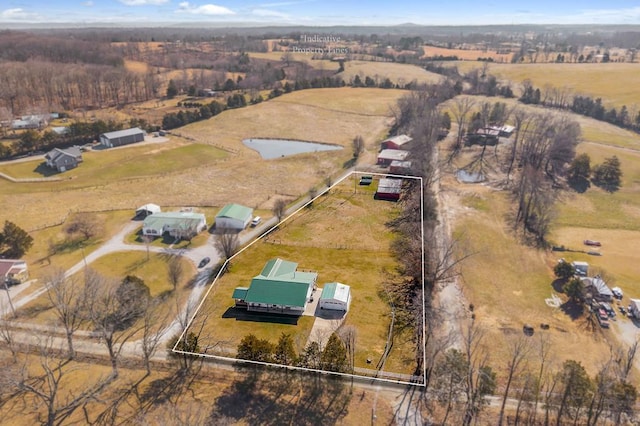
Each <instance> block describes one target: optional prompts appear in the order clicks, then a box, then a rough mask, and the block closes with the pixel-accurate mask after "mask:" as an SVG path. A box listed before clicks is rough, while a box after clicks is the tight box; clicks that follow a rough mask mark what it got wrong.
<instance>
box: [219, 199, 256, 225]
mask: <svg viewBox="0 0 640 426" xmlns="http://www.w3.org/2000/svg"><path fill="white" fill-rule="evenodd" d="M252 218H253V209H252V208H249V207H245V206H241V205H240V204H227V205H226V206H224V207H223V208H222V210H220V212H219V213H218V214H217V215H216V229H218V230H219V229H235V230H238V231H242V230H243V229H244V228H246V227H247V225H248V224H249V222H251V219H252Z"/></svg>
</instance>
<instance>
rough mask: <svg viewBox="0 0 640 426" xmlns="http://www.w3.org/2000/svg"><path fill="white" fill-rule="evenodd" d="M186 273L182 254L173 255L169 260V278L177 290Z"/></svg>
mask: <svg viewBox="0 0 640 426" xmlns="http://www.w3.org/2000/svg"><path fill="white" fill-rule="evenodd" d="M183 275H184V267H183V265H182V259H181V258H180V256H176V255H173V256H171V257H170V258H169V260H168V262H167V278H168V279H169V282H170V283H171V286H172V287H173V290H174V291H175V290H176V289H177V288H178V285H179V284H180V281H182V277H183Z"/></svg>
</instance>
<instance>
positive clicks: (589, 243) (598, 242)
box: [584, 240, 602, 247]
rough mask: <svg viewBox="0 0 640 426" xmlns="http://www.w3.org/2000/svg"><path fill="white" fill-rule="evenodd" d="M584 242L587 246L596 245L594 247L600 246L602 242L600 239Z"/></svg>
mask: <svg viewBox="0 0 640 426" xmlns="http://www.w3.org/2000/svg"><path fill="white" fill-rule="evenodd" d="M584 244H585V245H587V246H594V247H600V246H601V245H602V244H600V241H594V240H584Z"/></svg>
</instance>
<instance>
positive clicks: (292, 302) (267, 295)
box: [234, 258, 318, 307]
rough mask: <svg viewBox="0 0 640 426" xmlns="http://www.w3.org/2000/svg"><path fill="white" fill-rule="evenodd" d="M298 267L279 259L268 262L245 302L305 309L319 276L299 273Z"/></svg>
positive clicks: (252, 283)
mask: <svg viewBox="0 0 640 426" xmlns="http://www.w3.org/2000/svg"><path fill="white" fill-rule="evenodd" d="M297 266H298V264H297V263H295V262H291V261H288V260H283V259H279V258H277V259H271V260H270V261H268V262H267V263H266V264H265V266H264V268H263V269H262V272H261V273H260V275H257V276H255V277H254V278H253V279H252V280H251V286H250V287H249V289H248V291H247V293H246V296H245V298H244V300H245V302H251V303H265V304H270V305H271V304H273V305H281V306H298V307H304V306H305V304H306V302H307V294H308V292H309V287H310V286H313V284H314V283H315V282H316V279H317V278H318V274H317V273H316V272H304V271H298V270H296V269H297ZM236 290H238V289H237V288H236ZM235 294H236V292H235V291H234V295H235ZM234 298H235V296H234Z"/></svg>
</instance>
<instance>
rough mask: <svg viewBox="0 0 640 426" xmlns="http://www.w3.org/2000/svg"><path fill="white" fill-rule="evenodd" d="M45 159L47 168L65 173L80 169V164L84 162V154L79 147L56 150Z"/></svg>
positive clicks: (47, 154)
mask: <svg viewBox="0 0 640 426" xmlns="http://www.w3.org/2000/svg"><path fill="white" fill-rule="evenodd" d="M44 159H45V162H46V164H47V166H49V167H51V168H52V169H56V170H57V171H59V172H64V171H67V170H69V169H73V168H76V167H78V163H81V162H82V153H81V152H80V148H78V147H77V146H72V147H71V148H65V149H60V148H54V149H52V150H51V151H49V152H48V153H46V154H45V156H44Z"/></svg>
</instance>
